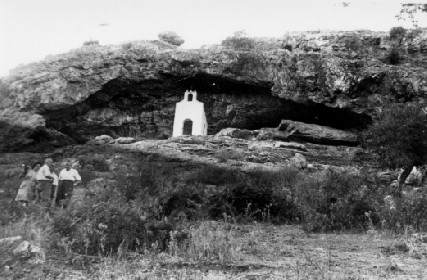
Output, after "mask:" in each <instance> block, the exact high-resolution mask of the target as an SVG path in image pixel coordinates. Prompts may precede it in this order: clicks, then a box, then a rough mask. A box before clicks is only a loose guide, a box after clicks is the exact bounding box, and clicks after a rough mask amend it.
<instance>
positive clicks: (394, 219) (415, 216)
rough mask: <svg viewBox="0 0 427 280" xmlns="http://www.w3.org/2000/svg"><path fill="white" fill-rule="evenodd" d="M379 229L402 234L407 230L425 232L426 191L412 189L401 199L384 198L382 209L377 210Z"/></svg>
mask: <svg viewBox="0 0 427 280" xmlns="http://www.w3.org/2000/svg"><path fill="white" fill-rule="evenodd" d="M378 210H379V211H378V213H379V216H380V219H381V228H382V229H386V230H392V231H394V232H396V233H403V232H405V230H407V229H408V228H410V229H412V230H414V231H419V232H425V231H427V189H426V188H421V189H412V190H409V191H407V192H406V193H405V194H404V195H403V196H402V197H397V198H393V197H392V196H390V195H388V196H385V197H384V200H383V204H382V207H381V208H379V209H378Z"/></svg>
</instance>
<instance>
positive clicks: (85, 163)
mask: <svg viewBox="0 0 427 280" xmlns="http://www.w3.org/2000/svg"><path fill="white" fill-rule="evenodd" d="M79 162H80V164H81V166H82V167H83V168H86V169H89V168H92V167H93V169H94V170H96V171H101V172H104V171H108V170H110V167H109V165H108V163H107V161H106V160H105V159H104V158H103V157H101V156H80V157H79Z"/></svg>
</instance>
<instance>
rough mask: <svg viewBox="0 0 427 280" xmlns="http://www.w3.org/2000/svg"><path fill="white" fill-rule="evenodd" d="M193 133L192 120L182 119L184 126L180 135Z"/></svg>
mask: <svg viewBox="0 0 427 280" xmlns="http://www.w3.org/2000/svg"><path fill="white" fill-rule="evenodd" d="M192 134H193V122H192V121H191V120H188V119H187V120H185V121H184V127H183V128H182V135H192Z"/></svg>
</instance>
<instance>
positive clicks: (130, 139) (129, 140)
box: [117, 137, 136, 144]
mask: <svg viewBox="0 0 427 280" xmlns="http://www.w3.org/2000/svg"><path fill="white" fill-rule="evenodd" d="M135 142H136V140H135V138H133V137H119V138H117V143H119V144H131V143H135Z"/></svg>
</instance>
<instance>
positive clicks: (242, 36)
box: [221, 31, 255, 50]
mask: <svg viewBox="0 0 427 280" xmlns="http://www.w3.org/2000/svg"><path fill="white" fill-rule="evenodd" d="M221 44H222V45H223V46H224V47H228V48H233V49H236V50H250V49H253V48H254V47H255V40H254V39H253V38H249V37H248V36H247V35H246V33H245V32H244V31H236V32H235V33H234V35H233V36H231V37H227V39H225V40H223V41H222V43H221Z"/></svg>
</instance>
